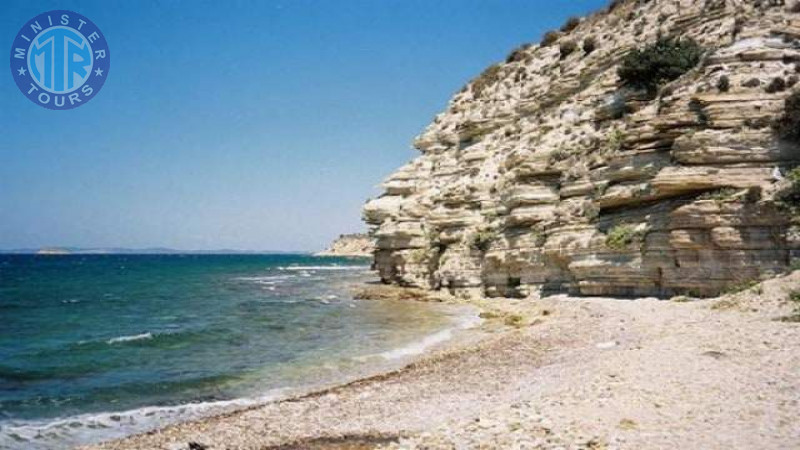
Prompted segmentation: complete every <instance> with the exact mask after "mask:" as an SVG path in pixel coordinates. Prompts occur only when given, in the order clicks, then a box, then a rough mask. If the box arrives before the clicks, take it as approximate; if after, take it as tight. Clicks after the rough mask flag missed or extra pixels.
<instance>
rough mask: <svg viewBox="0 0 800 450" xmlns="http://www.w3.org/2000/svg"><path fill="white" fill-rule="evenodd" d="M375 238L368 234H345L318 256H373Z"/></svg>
mask: <svg viewBox="0 0 800 450" xmlns="http://www.w3.org/2000/svg"><path fill="white" fill-rule="evenodd" d="M374 251H375V240H374V239H372V238H371V237H369V236H368V235H366V234H361V233H355V234H343V235H341V236H339V237H338V238H337V239H336V240H335V241H333V243H332V244H331V246H330V247H328V248H327V249H326V250H324V251H322V252H319V253H317V256H372V253H373V252H374Z"/></svg>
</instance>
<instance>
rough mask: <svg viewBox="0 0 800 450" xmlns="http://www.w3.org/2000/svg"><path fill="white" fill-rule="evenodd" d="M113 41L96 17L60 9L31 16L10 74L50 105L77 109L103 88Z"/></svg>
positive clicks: (32, 95) (16, 48) (37, 100)
mask: <svg viewBox="0 0 800 450" xmlns="http://www.w3.org/2000/svg"><path fill="white" fill-rule="evenodd" d="M110 58H111V54H110V53H109V51H108V43H107V42H106V38H105V37H104V36H103V33H101V32H100V29H99V28H97V25H95V24H94V23H93V22H92V21H91V20H89V19H87V18H86V17H84V16H82V15H80V14H78V13H76V12H73V11H64V10H56V11H49V12H46V13H42V14H39V15H38V16H36V17H34V18H33V19H31V20H29V21H28V23H26V24H25V25H24V26H23V27H22V29H21V30H19V33H17V37H15V38H14V44H13V45H12V46H11V75H12V76H13V77H14V80H15V81H16V82H17V87H19V90H20V91H22V93H23V94H25V96H26V97H28V99H30V100H31V101H32V102H34V103H36V104H37V105H40V106H43V107H45V108H49V109H71V108H77V107H78V106H80V105H83V104H85V103H86V102H88V101H89V100H91V99H92V98H93V97H94V96H96V95H97V93H98V92H99V91H100V88H102V87H103V83H105V81H106V78H107V77H108V69H109V66H110V62H111V59H110Z"/></svg>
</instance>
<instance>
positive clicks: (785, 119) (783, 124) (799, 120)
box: [773, 92, 800, 143]
mask: <svg viewBox="0 0 800 450" xmlns="http://www.w3.org/2000/svg"><path fill="white" fill-rule="evenodd" d="M784 105H785V106H784V111H783V115H782V116H781V117H779V118H778V119H777V120H776V121H775V123H774V124H773V127H774V128H775V131H776V132H777V133H778V137H780V138H781V139H783V140H785V141H790V142H794V143H800V92H795V93H794V94H792V95H790V96H789V98H787V99H786V102H785V104H784Z"/></svg>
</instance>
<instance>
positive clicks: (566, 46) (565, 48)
mask: <svg viewBox="0 0 800 450" xmlns="http://www.w3.org/2000/svg"><path fill="white" fill-rule="evenodd" d="M576 48H578V45H577V44H576V43H575V42H574V41H564V42H562V43H561V45H559V46H558V50H559V52H560V53H561V59H564V58H566V57H567V56H569V55H571V54H572V52H574V51H575V49H576Z"/></svg>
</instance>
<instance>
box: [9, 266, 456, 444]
mask: <svg viewBox="0 0 800 450" xmlns="http://www.w3.org/2000/svg"><path fill="white" fill-rule="evenodd" d="M368 269H369V266H368V262H367V261H365V260H353V259H344V258H318V257H313V256H306V255H245V256H242V255H147V256H145V255H140V256H130V255H125V256H123V255H87V256H83V255H67V256H44V255H42V256H35V255H7V256H0V323H1V324H2V325H1V326H0V448H2V449H17V448H19V449H23V448H24V449H31V448H34V449H35V448H65V447H69V446H71V445H74V444H78V443H86V442H95V441H98V440H102V439H108V438H111V437H118V436H123V435H125V434H129V433H132V432H136V431H143V430H146V429H148V428H152V427H154V426H156V425H164V424H166V423H170V422H174V421H179V420H186V419H190V418H193V417H198V416H201V415H204V414H209V413H211V412H215V411H221V410H225V409H229V408H233V407H236V406H241V405H246V404H251V403H253V402H257V401H260V400H264V399H266V398H270V397H272V396H276V395H280V394H281V393H282V392H285V391H284V390H285V389H288V388H296V387H301V386H310V385H318V384H321V383H331V382H336V381H339V380H343V379H346V378H348V377H353V376H356V375H359V374H363V373H366V372H367V371H369V370H374V369H375V368H376V367H378V366H379V365H381V364H384V363H387V362H389V361H393V360H397V359H398V358H402V357H403V356H406V355H409V354H413V353H415V352H417V351H419V350H421V349H422V347H424V346H426V345H429V344H432V343H434V342H437V341H440V340H442V339H445V338H446V337H447V336H448V335H449V333H450V331H451V330H452V329H454V327H455V328H457V327H461V326H464V324H465V323H467V322H464V320H465V317H467V316H465V313H464V311H462V310H454V309H452V308H451V307H445V306H436V305H425V304H419V303H411V302H387V301H370V300H362V301H358V300H353V298H352V295H351V290H352V287H353V286H354V285H355V284H358V283H365V282H370V281H374V276H373V275H372V274H371V272H370V271H369V270H368ZM466 320H467V321H468V320H469V319H466Z"/></svg>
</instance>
